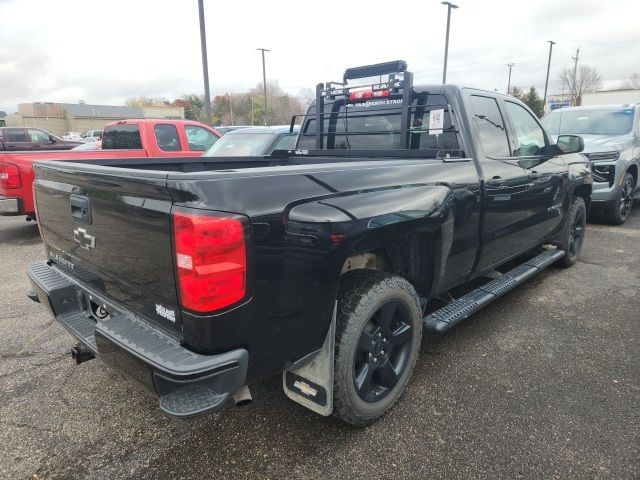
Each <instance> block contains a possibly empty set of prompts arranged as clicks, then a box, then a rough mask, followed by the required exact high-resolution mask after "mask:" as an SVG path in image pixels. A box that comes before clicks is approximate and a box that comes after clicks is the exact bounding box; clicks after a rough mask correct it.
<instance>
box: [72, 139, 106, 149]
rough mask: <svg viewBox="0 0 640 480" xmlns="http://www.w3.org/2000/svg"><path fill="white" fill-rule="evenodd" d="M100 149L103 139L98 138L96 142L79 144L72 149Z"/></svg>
mask: <svg viewBox="0 0 640 480" xmlns="http://www.w3.org/2000/svg"><path fill="white" fill-rule="evenodd" d="M100 149H102V140H97V141H95V142H87V143H83V144H82V145H78V146H77V147H73V148H72V149H71V150H73V151H77V150H83V151H87V150H100Z"/></svg>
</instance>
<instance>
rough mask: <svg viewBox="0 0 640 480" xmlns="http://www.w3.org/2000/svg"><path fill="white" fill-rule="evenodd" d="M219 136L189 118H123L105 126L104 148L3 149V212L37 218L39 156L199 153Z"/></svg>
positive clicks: (73, 157)
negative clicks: (35, 167) (35, 181)
mask: <svg viewBox="0 0 640 480" xmlns="http://www.w3.org/2000/svg"><path fill="white" fill-rule="evenodd" d="M218 138H220V134H219V133H218V132H217V131H216V130H214V129H212V128H211V127H208V126H207V125H204V124H202V123H199V122H192V121H189V120H165V119H159V120H157V119H136V120H120V121H117V122H112V123H109V124H107V125H106V126H105V127H104V135H103V138H102V150H94V151H87V150H84V151H73V150H70V151H66V152H52V151H49V152H45V151H42V152H16V153H0V215H26V216H27V220H33V219H35V208H34V204H33V194H32V185H33V179H34V173H33V162H34V161H36V160H38V161H39V160H69V161H75V162H77V161H82V160H90V159H94V158H131V157H136V158H139V157H169V156H171V157H175V156H184V157H199V156H201V155H202V153H203V152H204V151H205V150H207V149H208V148H209V147H210V146H211V145H213V144H214V143H215V142H216V141H217V140H218Z"/></svg>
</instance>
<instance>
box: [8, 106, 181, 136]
mask: <svg viewBox="0 0 640 480" xmlns="http://www.w3.org/2000/svg"><path fill="white" fill-rule="evenodd" d="M126 118H170V119H182V118H184V108H183V107H171V106H153V107H121V106H116V105H87V104H84V103H48V102H47V103H43V102H33V103H21V104H19V105H18V114H17V115H7V116H6V117H5V120H6V124H7V126H8V127H37V128H42V129H43V130H47V131H48V132H51V133H53V134H56V135H64V134H66V133H67V132H84V131H87V130H101V129H102V128H104V126H105V124H107V123H109V122H114V121H117V120H124V119H126Z"/></svg>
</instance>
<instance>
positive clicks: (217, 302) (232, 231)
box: [173, 212, 247, 313]
mask: <svg viewBox="0 0 640 480" xmlns="http://www.w3.org/2000/svg"><path fill="white" fill-rule="evenodd" d="M173 235H174V244H175V252H176V267H177V270H178V283H179V285H178V287H179V292H180V303H181V305H182V307H183V308H186V309H187V310H192V311H194V312H200V313H207V312H212V311H214V310H220V309H221V308H224V307H228V306H229V305H232V304H234V303H236V302H238V301H239V300H242V298H244V296H245V293H246V290H247V287H246V285H247V252H246V247H245V235H244V225H243V223H242V221H241V220H239V219H238V218H235V217H227V216H215V215H200V214H195V213H184V212H175V213H174V214H173Z"/></svg>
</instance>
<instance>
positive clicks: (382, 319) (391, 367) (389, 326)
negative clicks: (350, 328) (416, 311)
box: [353, 300, 413, 403]
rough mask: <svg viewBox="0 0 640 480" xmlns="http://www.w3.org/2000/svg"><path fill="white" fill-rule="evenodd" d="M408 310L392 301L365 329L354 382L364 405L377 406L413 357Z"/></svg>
mask: <svg viewBox="0 0 640 480" xmlns="http://www.w3.org/2000/svg"><path fill="white" fill-rule="evenodd" d="M411 329H412V326H411V320H410V312H409V311H408V309H407V307H406V306H405V305H404V304H403V303H401V302H399V301H397V300H391V301H389V302H387V303H385V304H384V305H382V306H381V307H380V308H379V309H378V311H377V312H376V313H375V314H374V315H373V316H372V317H371V319H370V321H369V322H368V323H367V324H366V325H365V327H364V329H363V331H362V333H361V334H360V339H359V340H358V345H357V349H356V355H355V358H354V369H353V382H354V385H355V388H356V392H357V393H358V396H359V397H360V398H361V399H362V400H364V401H365V402H369V403H372V402H378V401H380V400H382V399H383V398H384V397H386V396H387V395H388V394H389V392H390V391H392V390H393V389H394V388H395V386H396V385H397V383H398V379H399V378H400V377H401V376H402V373H403V372H404V369H405V368H406V366H407V364H408V362H409V358H410V355H411V343H412V338H413V332H412V331H411Z"/></svg>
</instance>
